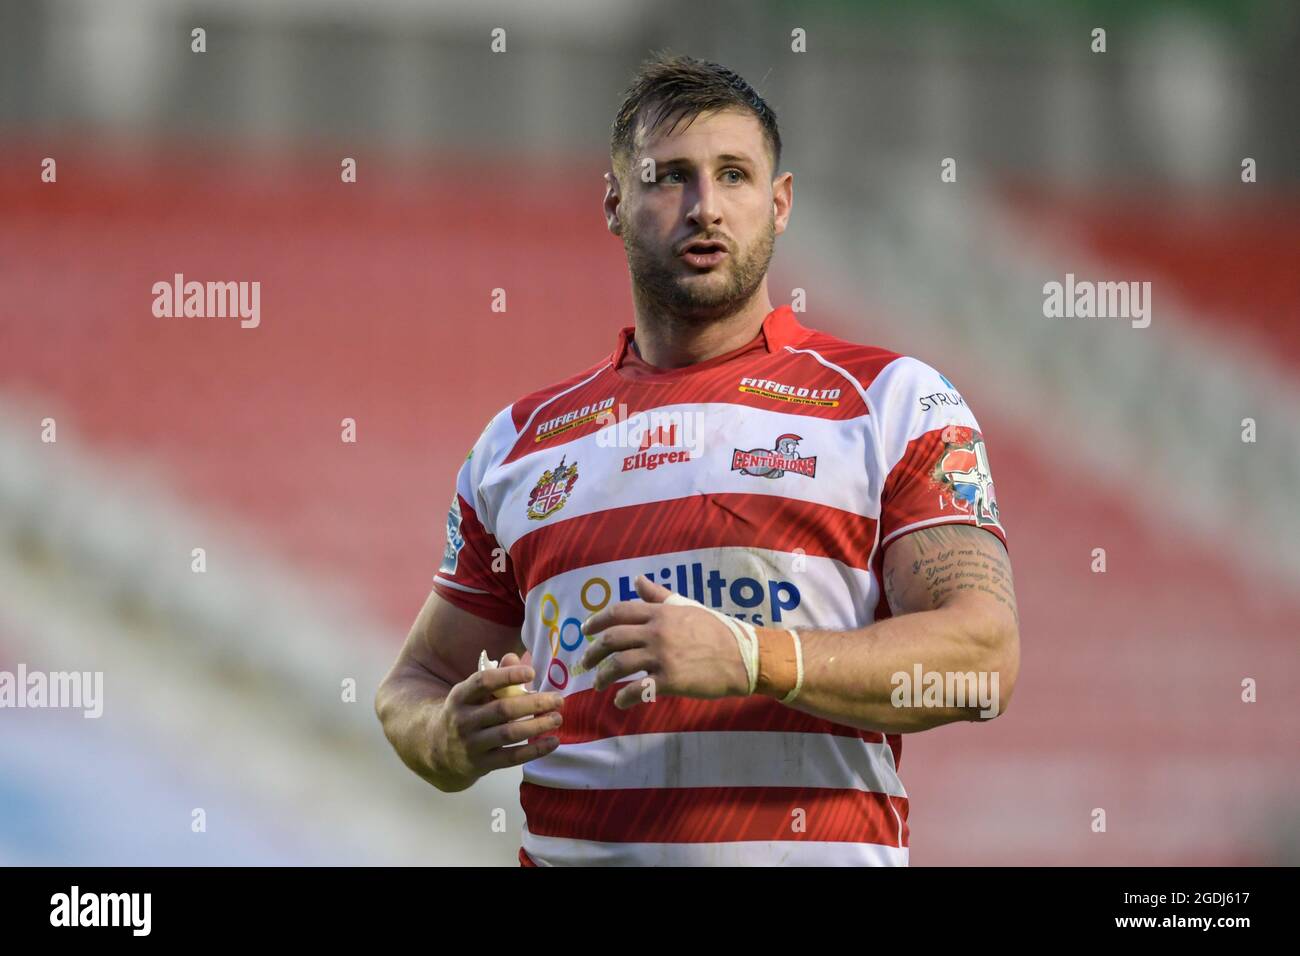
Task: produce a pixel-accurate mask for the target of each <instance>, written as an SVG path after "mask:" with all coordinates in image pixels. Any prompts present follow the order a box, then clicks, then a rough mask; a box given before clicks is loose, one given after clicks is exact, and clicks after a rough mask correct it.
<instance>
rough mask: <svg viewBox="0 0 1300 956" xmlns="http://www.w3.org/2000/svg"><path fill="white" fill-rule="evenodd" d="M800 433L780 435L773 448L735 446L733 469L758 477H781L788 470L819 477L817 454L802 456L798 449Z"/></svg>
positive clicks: (732, 456) (732, 455)
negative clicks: (746, 449) (744, 448)
mask: <svg viewBox="0 0 1300 956" xmlns="http://www.w3.org/2000/svg"><path fill="white" fill-rule="evenodd" d="M801 441H803V439H802V438H800V437H799V436H798V435H790V434H786V435H779V436H778V437H777V439H776V441H775V442H774V443H773V444H774V446H775V447H773V448H751V449H749V450H748V451H745V450H743V449H740V448H735V449H733V450H732V453H731V470H732V471H739V472H740V473H741V474H742V475H752V476H754V477H756V478H780V477H781V476H782V475H784V474H785V473H786V472H791V473H793V474H796V475H804V476H806V477H808V478H815V477H817V456H816V455H813V456H812V457H811V458H802V457H800V455H799V452H798V451H797V448H798V446H799V442H801Z"/></svg>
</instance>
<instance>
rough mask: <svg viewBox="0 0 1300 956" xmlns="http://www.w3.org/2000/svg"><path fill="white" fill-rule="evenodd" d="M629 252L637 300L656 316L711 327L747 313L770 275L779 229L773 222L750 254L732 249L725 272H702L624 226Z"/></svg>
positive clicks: (749, 249) (719, 269)
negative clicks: (701, 323) (732, 316)
mask: <svg viewBox="0 0 1300 956" xmlns="http://www.w3.org/2000/svg"><path fill="white" fill-rule="evenodd" d="M622 235H623V248H624V249H625V250H627V266H628V271H629V272H630V273H631V276H632V289H633V292H634V294H635V295H637V296H638V297H639V298H641V299H642V301H645V302H647V303H648V304H649V305H651V306H653V307H654V308H655V310H656V311H659V312H662V313H663V314H665V315H667V316H672V317H674V318H677V319H684V320H687V321H692V320H693V321H695V322H709V321H716V320H718V319H723V318H726V317H727V316H729V315H733V314H734V313H736V312H739V311H740V310H741V309H742V308H744V306H745V304H746V303H747V302H749V300H750V299H751V298H753V296H754V294H755V293H756V292H757V291H758V287H759V286H760V285H762V283H763V277H764V276H765V275H767V267H768V265H769V264H770V263H771V261H772V250H773V247H774V245H775V242H776V223H775V220H774V217H772V216H769V217H768V220H767V223H766V224H765V226H764V228H763V230H762V231H761V232H760V233H759V235H758V236H757V238H755V239H754V241H753V242H751V243H750V244H749V246H748V247H747V248H744V249H739V248H731V249H729V250H728V253H729V254H728V255H727V257H726V259H724V260H723V262H722V264H721V265H720V266H715V267H714V268H713V269H711V270H709V271H708V272H699V271H697V270H694V269H692V268H691V267H690V266H688V265H686V263H685V262H684V260H682V259H680V258H678V257H677V256H675V255H673V253H672V250H671V249H669V250H663V249H661V248H658V247H656V246H654V245H652V244H650V243H647V242H646V241H645V240H644V238H643V237H642V236H641V235H639V234H638V233H637V231H636V229H635V227H633V226H632V224H631V223H630V222H629V223H624V226H623V234H622Z"/></svg>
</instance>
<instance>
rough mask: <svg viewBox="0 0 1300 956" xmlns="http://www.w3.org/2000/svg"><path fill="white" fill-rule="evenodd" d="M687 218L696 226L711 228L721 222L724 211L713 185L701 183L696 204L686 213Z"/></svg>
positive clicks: (696, 191)
mask: <svg viewBox="0 0 1300 956" xmlns="http://www.w3.org/2000/svg"><path fill="white" fill-rule="evenodd" d="M686 218H687V219H688V220H690V222H691V223H692V224H693V225H695V226H711V225H715V224H716V223H718V222H719V221H721V218H722V210H721V208H720V207H719V204H718V192H717V190H716V189H715V188H714V186H713V183H710V182H704V181H701V182H700V184H699V186H698V187H696V190H695V204H694V205H693V206H691V208H690V210H689V211H688V212H687V213H686Z"/></svg>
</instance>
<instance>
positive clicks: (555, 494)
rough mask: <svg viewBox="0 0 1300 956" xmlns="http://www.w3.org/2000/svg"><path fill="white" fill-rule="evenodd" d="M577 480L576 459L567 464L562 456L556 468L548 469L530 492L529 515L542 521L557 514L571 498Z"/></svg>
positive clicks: (534, 519)
mask: <svg viewBox="0 0 1300 956" xmlns="http://www.w3.org/2000/svg"><path fill="white" fill-rule="evenodd" d="M577 481H578V463H577V462H576V461H575V462H573V463H572V464H569V465H566V464H565V463H564V458H561V459H560V463H559V464H558V465H557V466H556V467H555V468H554V470H552V469H550V468H548V469H546V471H544V472H543V473H542V477H541V478H538V479H537V484H535V485H533V490H532V491H530V492H529V493H528V517H529V518H531V519H532V520H533V521H542V520H544V519H546V518H549V517H550V516H551V515H553V514H555V512H557V511H559V510H560V509H561V508H563V507H564V503H565V502H566V501H568V500H569V493H570V492H571V491H573V486H574V484H576V483H577Z"/></svg>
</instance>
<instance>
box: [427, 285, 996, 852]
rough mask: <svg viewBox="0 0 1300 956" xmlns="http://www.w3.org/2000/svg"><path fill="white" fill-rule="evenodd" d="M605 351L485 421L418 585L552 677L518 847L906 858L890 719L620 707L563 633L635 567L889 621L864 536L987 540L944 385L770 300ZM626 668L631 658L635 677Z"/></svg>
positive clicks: (764, 616) (714, 589) (828, 617)
mask: <svg viewBox="0 0 1300 956" xmlns="http://www.w3.org/2000/svg"><path fill="white" fill-rule="evenodd" d="M633 331H634V330H633V329H632V328H630V327H629V328H624V329H622V330H621V331H620V333H619V337H618V345H617V348H616V349H615V350H614V352H613V354H611V355H610V356H609V357H608V358H606V359H604V360H602V361H601V362H600V363H599V364H597V365H594V366H592V367H590V368H588V369H586V370H584V371H582V372H579V373H578V374H577V375H574V376H572V377H571V378H568V379H566V380H565V381H563V382H560V383H558V384H556V385H553V386H551V387H549V388H545V389H542V390H540V391H537V392H534V393H533V394H531V395H529V396H527V397H525V398H523V399H520V400H519V401H517V402H515V403H514V404H512V405H510V406H509V407H508V408H505V409H503V410H502V411H501V412H499V413H498V414H497V415H496V416H494V417H493V419H492V420H491V422H489V424H488V426H487V428H486V429H485V430H484V432H483V434H482V435H481V436H480V438H479V440H478V441H477V442H476V443H475V445H474V448H473V450H472V451H471V452H470V454H469V457H468V458H467V459H466V460H465V463H464V465H463V466H462V468H461V470H460V474H459V476H458V478H457V487H456V494H455V497H454V499H453V502H452V507H451V511H450V514H449V516H448V522H447V548H446V552H445V554H444V556H443V561H442V565H441V567H440V568H439V570H438V573H437V575H436V576H435V578H434V587H435V589H436V590H437V592H438V594H439V595H441V596H442V597H443V598H445V599H446V600H448V601H451V602H452V603H453V604H456V605H457V606H458V607H461V608H463V609H465V610H467V611H470V612H472V613H474V614H478V615H480V616H482V617H485V618H488V619H490V620H493V621H497V622H499V623H502V624H506V625H509V626H511V627H515V626H518V627H520V628H521V630H522V636H523V641H524V645H525V646H526V647H527V648H529V650H531V652H532V658H533V664H534V667H535V669H536V671H537V675H538V677H537V680H536V682H535V685H534V689H538V690H543V691H559V692H561V693H563V694H564V695H565V698H566V699H565V705H564V724H563V726H562V727H561V728H560V730H559V734H558V736H559V738H560V745H559V747H557V748H556V749H555V750H554V751H553V752H552V753H550V754H548V755H547V756H545V757H542V758H539V759H537V760H534V761H532V762H530V763H527V764H525V765H524V766H523V775H524V779H523V784H522V785H521V788H520V800H521V803H522V805H523V809H524V813H525V816H526V824H525V828H524V836H523V847H522V848H521V849H520V861H521V862H522V863H524V864H526V865H528V864H541V865H548V864H585V863H592V864H599V863H609V864H641V865H729V864H739V865H749V864H756V865H764V864H797V865H802V864H812V865H866V864H886V865H887V864H906V862H907V856H908V850H907V847H908V826H907V812H908V803H907V793H906V791H905V790H904V789H903V784H902V782H901V781H900V780H899V776H898V765H899V759H900V756H901V751H902V741H901V738H900V737H899V735H897V734H888V735H886V734H880V733H875V732H870V731H860V730H857V729H854V728H852V727H848V726H845V725H842V724H836V723H833V722H831V721H828V720H823V719H820V718H817V717H813V716H810V715H808V714H804V713H802V712H800V711H798V710H795V709H793V708H791V707H787V706H785V705H783V704H781V703H779V702H777V701H776V700H774V699H772V698H769V697H765V696H752V697H747V698H739V697H737V698H727V699H723V700H713V701H706V700H692V699H687V698H681V697H670V696H661V697H658V698H657V699H656V700H655V701H653V702H652V703H648V704H640V705H638V706H636V707H633V708H632V709H630V710H627V711H622V710H619V709H618V708H616V707H615V706H614V704H613V698H614V694H615V693H616V692H617V690H618V687H621V686H623V684H619V685H618V686H616V687H611V688H607V689H606V690H604V691H601V692H597V691H595V690H593V689H592V683H593V679H594V674H593V673H591V672H584V671H583V670H582V668H581V665H580V664H579V661H580V659H581V657H582V653H583V650H584V649H585V645H586V643H587V639H586V638H584V637H583V635H582V634H581V632H580V630H579V628H580V626H581V623H582V622H583V621H584V620H585V619H586V618H587V617H589V616H590V615H591V614H593V613H594V612H595V611H597V610H599V609H601V608H603V607H605V606H606V605H607V604H609V603H611V602H616V601H620V600H636V599H637V595H636V593H635V591H634V589H633V585H632V582H633V581H634V580H635V578H636V576H637V575H639V574H646V575H647V576H649V577H650V578H651V579H652V580H654V581H657V582H659V583H660V584H663V585H664V586H665V587H668V588H670V589H672V590H674V591H677V592H679V593H682V594H685V595H687V596H688V597H691V598H694V599H695V600H698V601H700V602H702V603H703V604H705V605H707V606H709V607H711V608H715V609H717V610H719V611H722V612H724V613H727V614H732V615H735V616H736V617H741V618H744V619H745V620H748V621H751V622H752V623H754V624H755V625H759V626H766V627H800V626H803V627H811V628H830V629H836V630H847V629H853V628H860V627H864V626H866V625H868V624H870V623H872V622H873V621H876V620H880V619H882V618H885V617H888V616H889V613H890V611H889V606H888V602H887V601H886V600H885V598H884V596H883V593H882V585H881V564H882V555H883V553H884V549H885V548H886V547H887V546H888V545H889V543H890V542H891V541H893V540H895V539H896V538H898V536H900V535H903V534H906V533H908V532H909V531H913V530H915V529H917V528H922V527H926V526H928V525H934V524H939V523H945V522H960V523H966V524H973V525H976V526H978V527H981V528H985V529H987V530H988V531H989V532H991V533H992V534H994V535H996V536H997V537H998V538H999V539H1000V540H1002V541H1003V542H1004V543H1005V541H1006V536H1005V533H1004V531H1003V528H1002V524H1001V521H1000V519H999V515H998V506H997V499H996V496H995V494H994V489H993V482H992V478H991V475H990V471H989V465H988V456H987V453H986V451H985V448H984V443H983V439H982V437H981V435H980V431H979V425H978V423H977V422H976V420H975V417H974V415H973V414H972V413H971V410H970V409H969V407H967V405H966V402H965V400H964V399H963V398H962V396H961V395H960V394H959V393H958V391H957V390H956V389H955V388H954V387H953V385H952V383H951V382H949V381H948V380H947V379H946V378H944V377H943V376H942V375H941V374H940V373H939V372H937V371H935V370H934V369H933V368H931V367H930V366H928V365H926V364H925V363H923V362H920V361H917V360H916V359H914V358H909V357H906V356H902V355H899V354H897V353H895V352H890V351H887V350H885V349H881V348H875V347H872V346H865V345H856V344H854V343H851V342H846V341H844V340H842V339H839V338H836V337H834V336H831V335H828V334H826V333H824V332H820V331H816V330H813V329H810V328H807V327H805V326H803V325H802V324H801V323H800V322H799V321H798V319H797V318H796V316H795V313H794V312H793V310H792V309H791V308H790V307H789V306H781V307H779V308H777V309H774V310H773V311H772V312H771V313H769V314H768V315H767V317H766V318H765V319H764V321H763V325H762V328H761V330H760V332H759V334H758V335H757V336H756V337H755V338H754V339H753V341H751V342H750V343H749V344H748V345H746V346H743V347H741V348H739V349H736V350H734V351H732V352H729V353H727V354H725V355H720V356H718V357H716V358H713V359H710V360H708V361H705V362H700V363H697V364H695V365H690V366H687V367H684V368H679V369H672V370H661V369H656V368H653V367H651V366H649V365H647V364H646V363H645V362H644V361H642V360H641V359H640V357H639V356H638V355H637V353H636V351H635V349H634V348H632V346H631V340H632V334H633ZM642 676H644V675H642V674H638V675H634V677H633V678H632V679H633V680H639V679H640V678H641V677H642Z"/></svg>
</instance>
